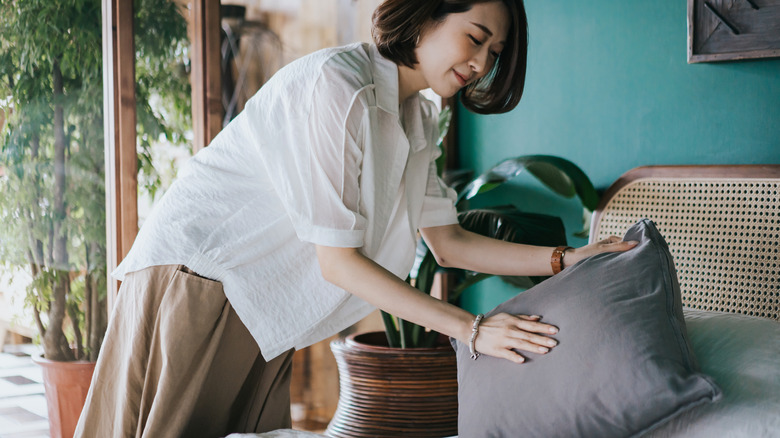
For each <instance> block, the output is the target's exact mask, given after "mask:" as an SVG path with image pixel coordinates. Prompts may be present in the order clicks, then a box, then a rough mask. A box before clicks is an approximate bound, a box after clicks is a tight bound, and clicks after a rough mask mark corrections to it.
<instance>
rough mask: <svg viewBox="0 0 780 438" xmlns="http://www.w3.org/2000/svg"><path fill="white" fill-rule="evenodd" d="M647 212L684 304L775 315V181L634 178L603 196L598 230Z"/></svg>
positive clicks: (779, 209)
mask: <svg viewBox="0 0 780 438" xmlns="http://www.w3.org/2000/svg"><path fill="white" fill-rule="evenodd" d="M645 217H646V218H649V219H651V220H652V221H653V222H655V224H656V226H657V227H658V229H659V231H660V232H661V234H662V235H663V236H664V238H665V239H666V241H667V243H668V244H669V249H670V251H671V253H672V256H673V257H674V262H675V266H676V268H677V275H678V278H679V280H680V288H681V290H682V301H683V304H684V305H686V306H688V307H693V308H697V309H703V310H715V311H723V312H735V313H743V314H747V315H753V316H760V317H765V318H771V319H775V320H780V274H778V272H779V268H780V252H779V251H780V250H778V248H780V180H777V179H771V180H756V179H739V180H735V179H728V180H723V179H721V180H711V179H697V180H693V179H691V180H685V179H679V178H675V179H653V178H649V179H640V180H636V181H634V182H632V183H630V184H628V185H627V186H625V187H623V188H622V189H621V190H620V191H619V192H618V193H617V194H616V195H615V196H614V197H613V198H612V200H611V201H609V202H608V203H607V206H606V207H605V208H604V211H603V214H602V217H601V220H600V222H599V224H598V229H597V230H596V236H597V238H598V239H599V240H601V239H603V238H606V237H607V236H609V235H617V236H623V234H625V232H626V230H627V229H628V228H629V227H630V226H631V225H633V224H634V223H636V222H637V221H638V220H639V219H641V218H645Z"/></svg>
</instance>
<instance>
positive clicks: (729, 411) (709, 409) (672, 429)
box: [645, 309, 780, 438]
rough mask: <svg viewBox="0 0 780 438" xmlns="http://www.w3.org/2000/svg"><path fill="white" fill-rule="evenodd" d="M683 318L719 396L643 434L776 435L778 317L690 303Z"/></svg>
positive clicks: (700, 437) (779, 427) (696, 437)
mask: <svg viewBox="0 0 780 438" xmlns="http://www.w3.org/2000/svg"><path fill="white" fill-rule="evenodd" d="M685 321H686V325H687V327H688V336H689V338H690V341H691V346H692V347H693V350H694V353H695V354H696V357H697V359H698V360H699V366H700V367H701V369H702V372H704V373H705V374H707V375H709V376H711V377H712V378H713V379H714V380H715V382H716V383H717V384H718V386H720V388H721V390H723V399H721V400H720V401H719V402H717V403H712V404H709V405H704V406H701V407H697V408H695V409H692V410H691V411H688V412H684V413H682V414H680V415H679V416H678V417H675V418H673V419H672V420H671V421H669V422H668V423H666V424H663V425H661V427H659V428H657V429H656V430H654V431H651V432H650V433H647V434H645V437H652V438H658V437H686V438H705V437H706V438H710V437H715V436H720V437H745V438H757V437H780V322H777V321H772V320H768V319H764V318H754V317H749V316H744V315H738V314H732V313H721V312H706V311H701V310H692V309H686V310H685Z"/></svg>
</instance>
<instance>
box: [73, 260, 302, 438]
mask: <svg viewBox="0 0 780 438" xmlns="http://www.w3.org/2000/svg"><path fill="white" fill-rule="evenodd" d="M291 363H292V350H291V351H288V352H287V353H284V354H282V355H281V356H279V357H277V358H275V359H273V360H271V361H270V362H268V363H266V362H265V360H263V357H262V355H261V354H260V349H259V348H258V346H257V343H256V342H255V340H254V339H253V338H252V336H251V335H250V334H249V331H247V329H246V327H245V326H244V325H243V324H242V323H241V321H240V320H239V319H238V316H236V313H235V311H234V310H233V308H232V307H231V306H230V303H228V301H227V299H226V298H225V294H224V292H223V291H222V284H221V283H219V282H217V281H212V280H209V279H206V278H203V277H200V276H198V275H196V274H195V273H193V272H192V271H190V270H189V269H187V268H186V267H184V266H175V265H169V266H153V267H151V268H147V269H144V270H141V271H138V272H135V273H132V274H129V275H128V276H127V277H126V278H125V281H124V282H123V283H122V287H121V288H120V290H119V297H118V299H117V302H116V305H115V308H114V311H113V316H112V318H111V322H110V323H109V327H108V331H107V333H106V338H105V341H104V343H103V347H102V350H101V352H100V355H99V357H98V362H97V366H96V367H95V374H94V376H93V377H92V384H91V386H90V389H89V394H88V395H87V401H86V405H85V406H84V410H83V411H82V413H81V417H80V418H79V423H78V426H77V427H76V434H75V436H76V437H85V438H96V437H100V438H108V437H137V438H141V437H148V438H164V437H222V436H225V435H228V434H230V433H234V432H243V433H253V432H266V431H269V430H274V429H282V428H289V427H290V426H291V420H290V375H291Z"/></svg>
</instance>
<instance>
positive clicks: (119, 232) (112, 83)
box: [103, 0, 138, 314]
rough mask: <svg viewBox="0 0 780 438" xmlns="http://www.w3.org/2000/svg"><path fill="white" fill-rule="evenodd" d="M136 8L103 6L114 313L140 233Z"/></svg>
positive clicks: (109, 0) (118, 2) (112, 1)
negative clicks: (119, 269) (118, 272)
mask: <svg viewBox="0 0 780 438" xmlns="http://www.w3.org/2000/svg"><path fill="white" fill-rule="evenodd" d="M135 103H136V102H135V44H134V42H133V2H132V1H122V0H103V111H104V115H103V128H104V132H105V144H106V147H105V160H106V235H107V241H106V243H107V245H106V246H107V251H108V254H107V264H108V266H107V268H108V273H109V278H108V284H109V290H108V308H109V314H110V309H112V308H113V304H114V299H115V298H116V294H117V291H118V289H119V284H118V282H116V281H114V280H113V279H112V278H111V277H110V275H111V272H112V271H113V270H114V269H115V268H116V266H117V265H118V264H119V263H120V262H121V261H122V259H123V258H124V257H125V256H126V255H127V253H128V251H130V247H131V246H132V244H133V241H134V240H135V236H136V234H137V233H138V169H137V158H136V147H135V144H136V129H135V124H136V112H135Z"/></svg>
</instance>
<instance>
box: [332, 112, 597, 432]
mask: <svg viewBox="0 0 780 438" xmlns="http://www.w3.org/2000/svg"><path fill="white" fill-rule="evenodd" d="M442 115H443V116H444V117H443V119H445V120H444V123H443V125H442V126H441V127H440V128H441V129H442V131H446V127H447V121H448V120H447V119H448V116H449V115H448V112H444V113H443V114H442ZM523 171H528V172H529V173H531V174H532V175H534V176H535V177H536V178H537V179H539V181H541V182H542V183H543V184H544V185H545V186H547V187H549V188H550V189H551V190H552V191H553V192H555V193H557V194H559V195H562V196H565V197H573V196H578V197H579V199H580V200H581V201H582V204H583V206H584V208H585V211H586V212H588V211H592V210H593V209H595V207H596V205H597V204H598V195H597V193H596V191H595V189H594V188H593V185H592V183H591V182H590V180H589V179H588V177H587V176H586V175H585V173H584V172H582V170H581V169H579V168H578V167H577V166H576V165H574V164H573V163H571V162H570V161H568V160H565V159H563V158H559V157H553V156H547V155H529V156H521V157H516V158H510V159H507V160H504V161H502V162H501V163H499V164H497V165H496V166H494V167H493V168H491V169H490V170H488V171H487V172H485V173H484V174H482V175H480V176H479V177H478V178H476V179H474V180H472V181H468V182H466V183H459V182H458V181H457V180H455V181H448V183H450V185H451V186H454V187H461V188H460V190H459V194H458V203H457V207H458V210H459V211H460V213H459V215H458V220H459V222H460V224H461V226H462V227H464V228H465V229H467V230H469V231H472V232H476V233H479V234H482V235H485V236H489V237H492V238H496V239H502V240H508V241H511V242H516V243H526V244H532V245H544V246H558V245H565V244H566V233H565V231H564V226H563V222H562V221H561V219H560V218H558V217H553V216H548V215H542V214H535V213H526V212H522V211H520V210H519V209H517V208H516V207H514V206H511V205H509V206H499V207H492V208H486V209H469V208H468V206H467V201H468V200H469V199H472V198H474V197H475V196H477V195H479V194H481V193H485V192H487V191H490V190H492V189H494V188H496V187H498V186H500V185H501V184H503V183H505V182H507V181H509V180H511V179H513V178H514V177H515V176H517V175H518V174H519V173H521V172H523ZM463 174H464V173H463V172H458V173H456V175H457V176H458V177H459V178H458V179H460V180H461V181H462V180H463V178H461V177H460V175H463ZM583 217H589V215H587V214H586V215H584V216H583ZM585 225H586V224H585ZM583 229H584V230H586V229H587V226H584V227H583ZM444 272H447V273H448V274H449V276H450V277H452V278H453V279H454V286H453V287H452V290H451V291H450V292H451V293H449V294H448V296H447V300H448V301H449V302H451V303H453V304H456V303H457V300H458V298H459V297H460V294H461V293H462V292H463V291H464V290H465V289H466V288H468V287H469V286H471V285H473V284H475V283H477V282H479V281H482V280H484V279H486V278H489V277H490V275H487V274H478V273H473V272H465V271H462V270H455V269H448V270H445V269H444V268H442V267H440V266H439V265H438V264H437V263H436V260H435V258H434V257H433V254H432V253H431V252H430V251H429V250H428V248H427V247H426V246H425V243H424V242H423V241H422V239H420V241H419V243H418V249H417V255H416V263H415V268H414V269H413V270H412V273H411V274H410V276H409V278H408V279H407V281H408V282H409V283H410V284H412V285H413V286H414V287H416V288H417V289H419V290H420V291H422V292H424V293H427V294H430V293H431V290H432V285H433V283H434V279H435V277H436V276H437V275H440V274H442V273H444ZM543 279H544V278H543V277H542V278H539V277H521V278H506V279H505V280H506V281H509V282H510V283H512V284H515V285H518V286H522V287H526V288H527V287H530V286H531V285H533V284H535V283H538V282H540V281H542V280H543ZM382 318H383V320H384V324H385V332H384V333H382V332H371V333H358V334H353V335H350V336H348V337H347V338H346V339H340V340H336V341H334V342H332V343H331V349H332V351H333V353H334V355H335V356H336V362H337V364H338V369H339V378H340V382H339V384H340V391H339V393H340V394H339V403H338V408H337V410H336V413H335V415H334V418H333V420H332V421H331V422H330V424H329V426H328V429H327V432H326V433H327V434H328V435H329V436H335V437H362V436H377V435H380V436H406V435H413V436H419V437H426V436H430V437H441V436H450V435H455V434H457V418H458V417H457V416H458V414H457V404H458V399H457V369H456V363H455V353H454V351H453V350H452V347H451V346H450V344H449V341H448V339H447V338H446V337H444V336H442V335H441V334H439V333H436V332H434V331H430V330H426V329H425V328H424V327H421V326H419V325H416V324H413V323H410V322H408V321H404V320H401V319H398V318H396V317H394V316H392V315H389V314H387V313H385V312H382Z"/></svg>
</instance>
